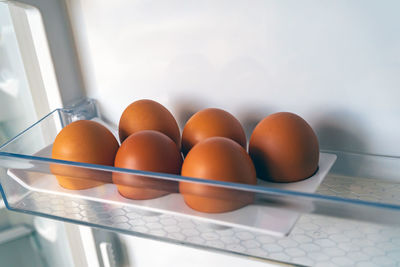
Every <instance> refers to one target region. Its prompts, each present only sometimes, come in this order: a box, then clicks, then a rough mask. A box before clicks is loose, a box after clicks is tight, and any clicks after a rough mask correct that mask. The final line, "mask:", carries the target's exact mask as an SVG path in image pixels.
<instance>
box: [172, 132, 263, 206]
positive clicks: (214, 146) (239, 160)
mask: <svg viewBox="0 0 400 267" xmlns="http://www.w3.org/2000/svg"><path fill="white" fill-rule="evenodd" d="M181 174H182V176H188V177H194V178H202V179H206V180H217V181H224V182H233V183H243V184H252V185H255V184H256V183H257V179H256V171H255V168H254V165H253V163H252V161H251V159H250V157H249V155H248V154H247V152H246V150H245V149H244V148H243V147H241V146H240V145H239V144H238V143H236V142H234V141H232V140H231V139H228V138H225V137H211V138H208V139H206V140H204V141H201V142H200V143H198V144H196V145H195V146H194V147H193V148H192V149H191V150H190V152H189V153H188V154H187V156H186V158H185V160H184V162H183V166H182V172H181ZM179 190H180V192H181V193H182V194H183V197H184V200H185V202H186V204H187V205H188V206H189V207H191V208H193V209H195V210H197V211H201V212H207V213H220V212H227V211H232V210H235V209H238V208H241V207H243V206H245V205H248V204H250V203H252V202H253V199H254V195H253V193H250V192H245V191H240V190H234V189H228V188H222V187H217V186H210V185H204V184H200V183H195V182H180V183H179Z"/></svg>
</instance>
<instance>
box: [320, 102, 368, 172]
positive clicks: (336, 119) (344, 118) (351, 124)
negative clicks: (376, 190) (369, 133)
mask: <svg viewBox="0 0 400 267" xmlns="http://www.w3.org/2000/svg"><path fill="white" fill-rule="evenodd" d="M360 118H361V117H359V116H357V114H356V113H353V112H350V111H347V110H342V109H341V110H331V111H328V112H325V113H321V114H320V115H318V116H316V117H315V119H314V120H313V121H314V123H313V125H312V126H313V129H314V131H315V133H316V134H317V136H318V139H319V144H320V149H321V150H333V151H344V152H349V153H343V154H341V153H338V155H337V156H338V158H337V161H336V163H335V165H334V167H333V169H332V172H334V173H337V174H348V175H350V174H357V173H360V170H359V168H360V166H363V162H362V161H363V158H362V157H357V156H354V154H353V153H352V152H354V153H365V152H366V151H368V147H367V142H366V127H365V125H364V124H363V122H362V121H361V120H360Z"/></svg>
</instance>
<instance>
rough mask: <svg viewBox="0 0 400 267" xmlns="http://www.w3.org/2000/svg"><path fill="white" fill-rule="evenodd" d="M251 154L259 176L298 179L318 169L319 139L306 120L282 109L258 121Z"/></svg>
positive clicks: (275, 178)
mask: <svg viewBox="0 0 400 267" xmlns="http://www.w3.org/2000/svg"><path fill="white" fill-rule="evenodd" d="M249 154H250V156H251V158H252V159H253V162H254V165H255V167H256V170H257V176H258V177H259V178H261V179H264V180H269V181H273V182H296V181H300V180H303V179H306V178H308V177H310V176H312V175H313V174H314V173H315V172H316V171H317V169H318V161H319V145H318V138H317V136H316V135H315V133H314V131H313V129H312V128H311V126H310V125H309V124H308V123H307V122H306V121H305V120H304V119H302V118H301V117H299V116H298V115H296V114H293V113H289V112H279V113H275V114H272V115H270V116H268V117H266V118H264V119H263V120H262V121H261V122H260V123H258V125H257V126H256V128H255V129H254V131H253V133H252V135H251V138H250V143H249Z"/></svg>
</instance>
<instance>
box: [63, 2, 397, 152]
mask: <svg viewBox="0 0 400 267" xmlns="http://www.w3.org/2000/svg"><path fill="white" fill-rule="evenodd" d="M68 5H69V10H70V16H71V20H72V24H73V25H72V26H73V31H74V34H75V38H76V42H77V50H78V53H79V56H80V61H81V64H82V69H83V72H84V73H83V75H84V79H85V83H86V90H87V92H86V93H87V96H88V97H92V98H95V99H97V100H98V101H99V103H100V108H101V111H102V114H103V115H104V118H105V119H106V120H108V121H109V122H111V123H113V124H115V125H116V124H117V123H118V120H119V117H120V115H121V113H122V111H123V109H124V108H125V107H126V106H127V105H128V104H129V103H131V102H133V101H134V100H137V99H140V98H151V99H154V100H157V101H159V102H161V103H162V104H164V105H165V106H167V107H168V108H169V109H170V110H171V111H172V112H173V113H174V115H175V116H176V118H177V120H178V121H179V124H180V125H181V126H183V125H184V123H185V121H186V120H187V119H188V117H189V116H190V115H191V114H193V113H194V112H196V111H197V110H199V109H201V108H204V107H220V108H224V109H226V110H228V111H230V112H231V113H233V114H234V115H236V116H237V118H238V119H239V120H240V121H241V122H242V124H243V125H244V126H245V128H246V131H247V133H248V134H249V133H251V130H252V129H253V127H254V125H255V124H256V123H257V122H258V121H259V120H260V119H261V118H262V117H264V116H266V115H268V114H270V113H272V112H276V111H291V112H295V113H297V114H299V115H301V116H303V117H304V118H305V119H306V120H307V121H308V122H309V123H310V124H311V125H312V127H313V128H314V129H315V131H316V132H317V134H318V137H319V139H320V143H321V147H322V148H327V149H341V150H349V151H358V152H367V153H376V154H385V155H397V156H399V155H400V142H399V136H400V123H399V122H400V105H399V100H400V34H399V33H400V16H399V15H398V11H399V10H400V2H399V1H396V0H393V1H390V0H387V1H369V0H368V1H365V0H352V1H347V0H346V1H345V0H339V1H320V0H306V1H295V0H293V1H289V0H253V1H248V0H218V1H215V0H204V1H198V0H188V1H177V0H171V1H161V0H159V1H149V0H140V1H139V0H137V1H122V0H117V1H107V0H71V1H69V2H68Z"/></svg>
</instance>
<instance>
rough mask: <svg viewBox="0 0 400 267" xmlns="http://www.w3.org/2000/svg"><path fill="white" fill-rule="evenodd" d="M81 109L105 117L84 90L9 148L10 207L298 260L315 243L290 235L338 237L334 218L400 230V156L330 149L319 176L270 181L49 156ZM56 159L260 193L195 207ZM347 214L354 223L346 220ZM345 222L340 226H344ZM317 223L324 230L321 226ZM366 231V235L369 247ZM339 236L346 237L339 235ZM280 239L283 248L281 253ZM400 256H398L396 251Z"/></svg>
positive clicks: (1, 178)
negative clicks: (85, 183)
mask: <svg viewBox="0 0 400 267" xmlns="http://www.w3.org/2000/svg"><path fill="white" fill-rule="evenodd" d="M79 119H91V120H96V121H99V122H101V120H100V116H99V113H98V111H97V109H96V104H95V102H94V101H92V100H85V101H84V102H82V103H81V105H79V106H76V107H73V108H71V109H58V110H55V111H53V112H52V113H50V114H48V115H47V116H46V117H44V118H43V119H41V120H40V121H38V122H37V123H36V124H34V125H32V126H31V127H29V128H28V129H26V130H25V131H23V132H22V133H21V134H20V135H18V136H17V137H15V138H14V139H12V140H10V141H9V142H7V143H6V144H4V145H3V146H2V147H1V148H0V167H1V171H2V172H1V173H0V182H1V188H0V189H1V193H2V196H3V198H4V201H5V203H6V206H7V208H8V209H10V210H15V211H20V212H25V213H30V214H33V215H38V216H44V217H48V218H52V219H58V220H63V221H67V222H73V223H78V224H84V225H89V226H93V227H100V228H103V229H108V230H113V231H119V232H123V233H127V234H132V235H137V236H143V237H146V238H152V239H160V240H164V241H168V242H175V243H185V244H187V245H194V246H201V247H205V248H208V249H216V250H223V251H230V252H235V253H241V254H245V255H250V256H255V257H261V258H269V259H276V260H280V261H289V262H294V263H298V264H307V262H309V261H313V258H312V257H313V255H314V254H313V253H314V252H313V251H310V253H309V254H308V253H307V251H306V252H304V251H303V252H304V253H303V252H302V253H303V254H304V255H303V254H302V255H303V257H302V258H303V260H298V259H297V258H296V257H295V255H294V256H293V255H291V254H290V251H291V250H290V249H291V248H293V247H292V245H291V244H294V243H296V244H298V245H299V244H300V245H303V243H304V244H305V243H310V244H314V245H315V244H318V242H320V241H321V240H322V239H326V240H328V241H326V242H328V243H329V241H332V240H334V239H335V238H336V237H337V236H335V235H334V234H332V233H328V232H326V233H325V231H326V229H328V230H329V229H330V230H329V231H332V230H331V228H332V226H329V224H330V223H332V222H337V223H336V225H337V226H339V228H338V229H340V227H342V226H340V225H342V224H343V227H344V228H346V225H352V224H354V225H359V224H367V225H369V224H370V223H379V224H380V225H377V226H376V227H378V228H379V229H380V228H382V229H383V230H382V231H384V232H385V235H386V236H387V240H386V241H387V242H386V243H388V244H387V245H388V246H389V245H390V244H392V243H393V242H392V241H393V238H395V239H396V238H399V236H400V232H399V231H398V228H396V227H394V226H393V225H398V224H399V222H400V190H399V189H400V184H399V183H398V181H399V180H398V176H399V173H400V172H399V169H400V159H399V158H396V157H384V156H374V155H363V154H355V153H348V152H340V151H336V152H329V153H327V152H322V153H321V161H320V169H319V172H318V173H317V174H316V176H314V177H311V178H310V179H308V180H305V181H303V182H299V183H293V184H288V185H284V184H278V185H274V184H269V185H268V187H267V186H266V184H264V185H263V184H258V185H256V186H250V185H243V184H234V183H225V182H216V181H205V180H199V179H194V178H190V177H181V176H176V175H166V174H159V173H151V172H143V171H135V170H125V169H119V168H114V167H106V166H100V165H91V164H84V163H77V162H67V161H59V160H54V159H51V158H49V155H50V154H49V152H50V148H51V144H52V142H53V141H54V139H55V136H56V135H57V133H58V132H59V131H60V130H61V129H62V128H63V127H64V126H65V125H67V124H68V123H70V122H72V121H75V120H79ZM333 154H337V162H336V163H335V166H334V167H333V168H332V169H331V166H332V165H333V163H334V162H335V159H336V156H335V155H333ZM51 164H60V165H65V166H69V167H73V168H77V169H85V170H92V171H95V172H96V173H98V174H107V175H111V174H112V173H113V172H124V173H129V174H131V175H141V176H146V177H152V179H160V180H162V179H166V180H170V181H175V182H176V183H178V182H179V181H189V182H194V183H201V184H206V185H209V186H213V187H219V188H225V189H229V190H234V191H236V193H237V196H238V198H240V197H242V196H244V195H246V194H254V196H255V203H254V204H252V205H249V206H247V207H244V208H242V209H239V210H236V211H233V212H229V213H224V214H202V213H200V212H195V211H193V210H191V209H190V208H188V207H186V206H185V204H184V202H183V200H182V196H181V195H179V194H178V193H176V192H171V194H170V195H167V196H164V197H161V198H159V199H154V200H146V201H134V200H129V199H125V198H123V197H122V196H120V195H119V194H118V192H117V189H116V187H115V185H113V184H105V185H102V186H99V187H96V188H92V189H87V190H79V191H71V190H66V189H63V188H61V187H60V186H59V185H58V183H57V182H56V179H55V176H54V175H53V174H52V173H51V172H50V168H49V166H50V165H51ZM324 178H326V179H324ZM321 182H322V184H321V185H320V183H321ZM307 213H311V214H313V215H307ZM302 214H305V215H302ZM320 215H323V216H330V217H341V219H339V218H336V219H329V221H330V223H327V220H321V219H320ZM322 218H324V217H322ZM348 219H351V223H348V222H347V221H348ZM354 220H362V221H365V222H363V223H358V222H355V221H354ZM296 221H298V222H297V223H296ZM310 221H313V222H312V223H310ZM315 222H317V223H315ZM382 224H385V225H382ZM386 225H387V226H386ZM293 227H294V228H293ZM325 228H326V229H325ZM292 229H293V230H292ZM316 229H317V230H318V231H317V230H316ZM352 229H353V230H352V232H354V233H356V235H357V233H359V234H358V236H359V237H358V239H357V240H358V241H360V240H359V239H360V238H361V241H362V238H366V239H365V242H366V241H368V238H369V236H367V235H366V234H363V232H362V231H364V229H363V228H359V227H357V226H354V227H353V228H352ZM291 230H292V232H290V231H291ZM338 231H339V232H338V233H337V234H339V233H343V231H342V232H341V230H338ZM346 231H347V230H346ZM360 231H361V232H360ZM377 231H378V232H379V231H381V230H377ZM333 232H334V233H336V232H335V231H333ZM318 233H325V234H322V236H321V235H319V234H318ZM349 235H350V236H351V234H350V232H349ZM345 236H347V234H345ZM382 238H383V237H382ZM299 239H300V241H299ZM331 239H332V240H331ZM285 240H286V241H285ZM301 240H303V241H304V242H303V241H301ZM396 240H397V239H396ZM399 240H400V239H399ZM358 241H357V242H358ZM361 241H360V242H359V244H358V247H360V249H362V244H363V242H361ZM321 242H322V241H321ZM332 242H333V241H332ZM281 243H282V244H281ZM395 243H396V242H394V243H393V246H394V245H395ZM336 244H339V245H341V243H340V242H336ZM274 245H277V247H274ZM271 246H272V247H271ZM352 246H353V247H356V246H357V244H352ZM274 249H276V250H277V251H276V252H277V253H278V252H279V253H280V254H279V253H278V254H277V253H275V254H277V255H275V254H274V253H273V251H274ZM315 249H316V250H317V251H318V249H317V248H315ZM393 249H394V248H393ZM287 251H289V252H287ZM327 251H328V252H326V251H325V250H324V247H323V246H320V251H319V254H324V253H325V252H326V253H328V254H329V250H327ZM391 251H392V250H386V251H385V253H389V252H391ZM299 253H300V252H299ZM295 254H296V253H295ZM300 254H301V253H300ZM328 254H327V255H328ZM328 256H329V255H328ZM369 256H371V257H373V256H375V255H374V254H373V253H372V254H370V255H369ZM331 257H333V256H332V255H331V256H329V257H328V258H329V259H331ZM392 260H399V261H400V259H398V257H396V258H393V257H392Z"/></svg>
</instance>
